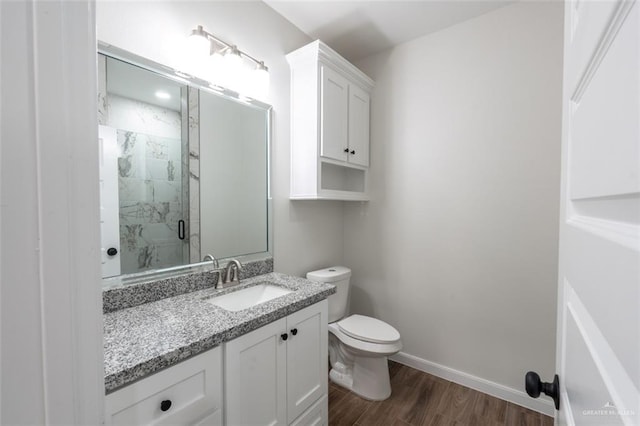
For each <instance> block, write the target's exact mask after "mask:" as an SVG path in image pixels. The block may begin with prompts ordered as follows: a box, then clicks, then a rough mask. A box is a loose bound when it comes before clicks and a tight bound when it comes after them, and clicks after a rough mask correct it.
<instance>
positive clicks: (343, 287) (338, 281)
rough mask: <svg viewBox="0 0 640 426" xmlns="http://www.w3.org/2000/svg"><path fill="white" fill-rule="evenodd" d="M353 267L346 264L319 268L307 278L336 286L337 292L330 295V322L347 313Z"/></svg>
mask: <svg viewBox="0 0 640 426" xmlns="http://www.w3.org/2000/svg"><path fill="white" fill-rule="evenodd" d="M350 278H351V269H349V268H345V267H344V266H332V267H330V268H325V269H318V270H317V271H312V272H309V273H308V274H307V279H308V280H310V281H317V282H322V283H329V284H333V285H335V286H336V292H335V293H334V294H332V295H331V296H329V298H328V299H327V300H328V302H329V322H330V323H331V322H334V321H338V320H339V319H340V318H342V317H344V316H345V315H346V314H347V303H348V302H349V279H350Z"/></svg>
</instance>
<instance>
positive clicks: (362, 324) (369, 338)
mask: <svg viewBox="0 0 640 426" xmlns="http://www.w3.org/2000/svg"><path fill="white" fill-rule="evenodd" d="M337 325H338V327H339V328H340V331H342V332H343V333H344V334H346V335H347V336H349V337H353V338H354V339H358V340H363V341H365V342H371V343H382V344H388V343H395V342H397V341H398V340H400V333H398V330H396V329H395V328H393V327H392V326H390V325H389V324H387V323H386V322H384V321H380V320H379V319H376V318H371V317H367V316H364V315H351V316H349V317H347V318H344V319H342V320H340V321H338V322H337Z"/></svg>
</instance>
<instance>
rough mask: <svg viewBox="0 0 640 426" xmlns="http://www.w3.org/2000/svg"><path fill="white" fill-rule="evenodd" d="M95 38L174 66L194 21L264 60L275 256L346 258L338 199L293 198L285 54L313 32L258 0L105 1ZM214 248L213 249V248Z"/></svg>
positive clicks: (300, 264)
mask: <svg viewBox="0 0 640 426" xmlns="http://www.w3.org/2000/svg"><path fill="white" fill-rule="evenodd" d="M97 24H98V40H101V41H104V42H107V43H110V44H113V45H114V46H117V47H120V48H122V49H126V50H128V51H131V52H133V53H136V54H138V55H140V56H144V57H146V58H149V59H152V60H154V61H156V62H160V63H163V64H166V65H169V66H172V67H174V68H181V67H182V62H181V54H180V49H181V46H182V45H181V43H183V41H184V39H185V37H186V36H187V35H188V34H189V33H190V31H191V30H192V29H193V28H195V27H196V25H202V26H204V28H205V29H206V30H208V31H209V32H211V33H213V34H214V35H216V36H217V37H220V38H222V39H223V40H225V41H228V42H232V43H235V44H237V45H238V47H239V48H240V49H241V50H244V51H246V52H247V53H249V54H251V55H253V56H255V57H257V58H259V59H261V60H264V61H265V63H266V65H267V66H268V67H269V72H270V80H271V87H270V95H269V98H268V99H267V101H268V103H270V104H271V105H273V109H274V114H273V133H272V136H273V140H272V148H271V153H272V163H271V164H272V196H273V209H274V217H275V220H274V260H275V269H276V270H277V271H280V272H285V273H290V274H294V275H302V274H304V273H306V272H307V271H310V270H313V269H316V268H317V267H320V266H325V265H329V264H336V263H340V262H341V261H342V259H343V243H342V223H343V208H342V204H341V203H340V202H295V203H293V202H290V201H289V200H288V193H289V156H290V150H289V104H290V102H289V66H288V64H287V62H286V60H285V56H284V55H285V54H287V53H288V52H290V51H292V50H295V49H297V48H298V47H300V46H303V45H305V44H306V43H308V42H310V41H311V40H310V39H309V37H307V36H306V35H305V34H303V33H302V32H300V31H299V30H298V29H297V28H296V27H294V26H293V25H292V24H291V23H289V22H288V21H287V20H285V19H284V18H283V17H282V16H280V15H278V14H277V13H276V12H274V11H273V10H272V9H271V8H269V7H268V6H267V5H265V4H264V3H262V2H259V1H248V2H201V1H193V2H188V1H180V2H178V1H175V2H154V3H153V7H149V3H148V2H145V1H140V2H137V1H134V2H132V1H127V2H117V1H100V2H98V5H97ZM214 254H215V253H214Z"/></svg>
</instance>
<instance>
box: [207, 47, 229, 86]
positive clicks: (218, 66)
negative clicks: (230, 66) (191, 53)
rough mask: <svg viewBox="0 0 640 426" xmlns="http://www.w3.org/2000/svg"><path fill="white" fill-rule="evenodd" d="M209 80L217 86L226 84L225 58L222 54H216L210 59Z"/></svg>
mask: <svg viewBox="0 0 640 426" xmlns="http://www.w3.org/2000/svg"><path fill="white" fill-rule="evenodd" d="M208 68H209V78H208V80H209V81H210V82H212V83H214V84H216V85H219V86H224V84H225V81H224V80H225V78H226V75H225V63H224V57H223V56H222V55H221V54H220V52H215V53H214V54H213V55H211V56H210V57H209V65H208Z"/></svg>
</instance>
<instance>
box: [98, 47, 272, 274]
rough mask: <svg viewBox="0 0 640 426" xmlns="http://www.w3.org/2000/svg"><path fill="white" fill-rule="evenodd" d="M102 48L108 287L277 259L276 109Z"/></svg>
mask: <svg viewBox="0 0 640 426" xmlns="http://www.w3.org/2000/svg"><path fill="white" fill-rule="evenodd" d="M99 50H100V51H99V55H98V69H99V102H98V120H99V124H100V131H99V133H100V134H99V136H100V137H99V141H100V201H101V233H102V246H103V247H102V265H103V277H104V278H107V280H105V283H106V284H107V285H109V284H110V283H113V282H116V281H117V282H118V283H122V282H124V283H126V282H127V279H128V278H131V280H132V281H135V280H138V279H141V278H144V277H146V276H153V275H157V274H159V273H165V272H166V273H170V272H181V271H183V270H188V267H189V266H193V265H197V264H199V263H201V262H202V259H203V257H204V256H205V255H207V254H211V255H213V256H215V257H216V258H218V259H225V258H230V257H237V258H241V259H244V260H251V259H259V258H265V257H267V256H270V255H271V238H270V232H271V214H270V200H269V142H270V140H269V137H270V117H271V107H270V106H269V105H266V104H263V103H261V102H257V101H254V100H251V99H241V98H240V97H238V96H236V95H235V94H234V93H233V92H229V91H225V90H224V89H220V88H212V87H210V86H208V85H207V83H206V82H204V81H201V80H198V79H195V78H191V77H189V76H186V75H183V74H180V73H177V72H175V71H173V70H171V69H169V68H167V67H164V66H162V65H160V64H156V63H153V62H151V61H148V60H146V59H144V58H140V57H138V56H135V55H133V54H130V53H128V52H125V51H122V50H120V49H117V48H115V47H113V46H108V45H102V44H101V45H100V49H99ZM216 89H217V90H216Z"/></svg>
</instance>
